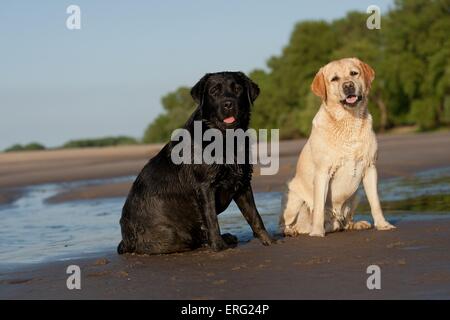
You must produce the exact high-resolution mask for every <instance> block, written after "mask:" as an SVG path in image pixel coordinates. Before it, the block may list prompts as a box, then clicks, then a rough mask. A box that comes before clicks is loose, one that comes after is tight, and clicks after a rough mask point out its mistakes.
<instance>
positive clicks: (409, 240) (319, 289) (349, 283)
mask: <svg viewBox="0 0 450 320" xmlns="http://www.w3.org/2000/svg"><path fill="white" fill-rule="evenodd" d="M397 227H398V229H397V230H395V231H375V230H368V231H347V232H340V233H335V234H330V235H327V236H326V237H325V238H311V237H308V236H301V237H297V238H287V239H285V240H284V242H283V243H279V244H275V245H272V246H270V247H263V246H262V245H261V244H260V243H259V242H257V241H252V242H250V243H247V244H241V245H239V246H238V247H237V248H235V249H228V250H226V251H223V252H220V253H213V252H210V251H208V250H206V249H203V250H197V251H193V252H189V253H183V254H172V255H163V256H140V257H138V256H132V255H127V256H118V255H116V254H115V253H113V252H109V253H105V254H104V255H102V256H99V257H98V258H91V259H84V260H78V261H70V262H57V263H52V264H46V265H40V266H35V267H28V268H27V269H26V270H23V271H16V272H14V273H10V274H6V275H0V279H1V280H0V299H11V298H16V299H450V250H448V244H449V243H450V219H442V220H435V221H422V222H400V223H398V224H397ZM70 264H76V265H79V266H80V267H81V273H82V276H81V290H68V289H67V288H66V279H67V278H66V277H67V275H66V273H65V271H66V268H67V266H68V265H70ZM373 264H375V265H378V266H379V267H380V268H381V290H369V289H367V286H366V281H367V278H368V277H369V274H367V273H366V270H367V267H368V266H369V265H373Z"/></svg>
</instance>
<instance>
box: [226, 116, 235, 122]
mask: <svg viewBox="0 0 450 320" xmlns="http://www.w3.org/2000/svg"><path fill="white" fill-rule="evenodd" d="M235 121H236V119H235V118H234V117H229V118H225V119H223V122H225V123H233V122H235Z"/></svg>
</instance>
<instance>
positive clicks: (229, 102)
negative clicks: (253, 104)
mask: <svg viewBox="0 0 450 320" xmlns="http://www.w3.org/2000/svg"><path fill="white" fill-rule="evenodd" d="M223 107H224V108H225V109H231V108H232V107H233V103H232V102H231V101H225V102H224V104H223Z"/></svg>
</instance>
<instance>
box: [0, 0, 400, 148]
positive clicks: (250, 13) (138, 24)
mask: <svg viewBox="0 0 450 320" xmlns="http://www.w3.org/2000/svg"><path fill="white" fill-rule="evenodd" d="M70 4H76V5H79V6H80V8H81V26H82V29H81V30H75V31H73V30H72V31H71V30H68V29H67V28H66V26H65V22H66V19H67V17H68V14H67V13H66V8H67V7H68V6H69V5H70ZM371 4H375V5H378V6H379V7H380V8H381V12H382V14H383V12H386V11H387V9H388V8H389V7H390V6H392V1H391V0H368V1H366V0H341V1H336V0H315V1H299V0H283V1H274V0H272V1H269V0H259V1H258V0H223V1H222V0H217V1H214V0H184V1H181V0H179V1H175V0H168V1H162V0H160V1H153V0H150V1H100V0H96V1H93V0H90V1H80V0H72V1H63V0H59V1H50V0H48V1H44V0H40V1H23V0H14V1H9V0H6V1H5V0H3V1H1V3H0V149H3V148H5V147H7V146H9V145H11V144H13V143H28V142H30V141H38V142H42V143H44V144H45V145H47V146H50V147H54V146H57V145H60V144H62V143H63V142H65V141H67V140H69V139H76V138H86V137H100V136H106V135H119V134H125V135H131V136H135V137H141V136H142V134H143V132H144V130H145V128H146V126H147V125H148V124H149V123H150V122H151V120H152V119H154V117H155V116H156V115H157V114H158V113H160V112H161V110H162V107H161V103H160V99H161V96H163V95H164V94H166V93H167V92H169V91H172V90H174V89H176V88H177V87H179V86H181V85H185V86H192V85H194V84H195V82H196V81H197V80H198V79H199V78H200V77H201V76H202V75H203V74H204V73H206V72H214V71H222V70H242V71H244V72H249V71H251V70H253V69H255V68H264V67H265V62H266V61H267V59H268V58H269V57H270V56H272V55H277V54H279V53H280V52H281V50H282V48H283V46H285V45H286V44H287V42H288V40H289V36H290V33H291V31H292V28H293V26H294V24H295V23H296V22H298V21H301V20H307V19H325V20H332V19H335V18H339V17H342V16H344V15H345V13H346V12H347V11H349V10H359V11H365V10H366V8H367V7H368V6H369V5H371Z"/></svg>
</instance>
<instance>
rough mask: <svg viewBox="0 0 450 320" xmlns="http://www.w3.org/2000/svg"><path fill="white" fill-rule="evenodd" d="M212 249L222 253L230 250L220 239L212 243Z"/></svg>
mask: <svg viewBox="0 0 450 320" xmlns="http://www.w3.org/2000/svg"><path fill="white" fill-rule="evenodd" d="M211 249H212V250H213V251H215V252H218V251H222V250H225V249H228V244H227V243H226V242H225V241H224V240H223V239H222V238H220V240H217V241H214V242H213V243H211Z"/></svg>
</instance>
